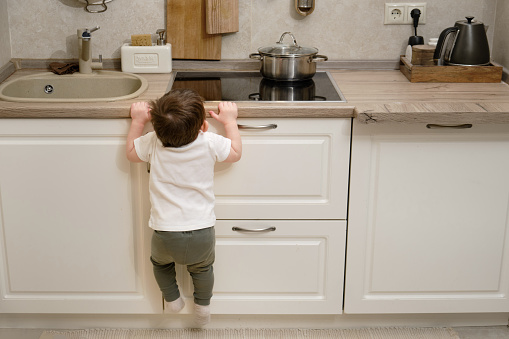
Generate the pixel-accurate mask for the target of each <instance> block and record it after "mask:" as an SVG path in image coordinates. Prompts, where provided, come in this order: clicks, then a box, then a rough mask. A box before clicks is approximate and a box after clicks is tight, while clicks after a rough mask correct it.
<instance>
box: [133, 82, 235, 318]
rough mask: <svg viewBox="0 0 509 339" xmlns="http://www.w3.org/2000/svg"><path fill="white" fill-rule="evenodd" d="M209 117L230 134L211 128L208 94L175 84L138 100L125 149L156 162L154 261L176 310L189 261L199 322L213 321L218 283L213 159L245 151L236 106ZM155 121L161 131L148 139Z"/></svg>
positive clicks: (229, 157) (152, 170) (151, 181)
mask: <svg viewBox="0 0 509 339" xmlns="http://www.w3.org/2000/svg"><path fill="white" fill-rule="evenodd" d="M209 114H210V115H211V116H212V118H214V119H215V120H217V121H219V122H220V123H221V124H223V126H224V128H225V131H226V137H223V136H221V135H218V134H215V133H211V132H207V129H208V122H207V120H206V119H205V109H204V106H203V99H202V98H201V97H200V95H199V94H198V93H196V92H195V91H193V90H189V89H175V90H172V91H170V92H168V93H166V94H165V95H164V96H163V97H161V98H159V99H158V100H156V101H152V102H150V103H146V102H138V103H134V104H132V105H131V118H132V121H131V127H130V130H129V133H128V135H127V146H126V153H127V158H128V159H129V161H132V162H142V161H144V162H149V163H150V179H149V192H150V202H151V205H152V206H151V211H150V220H149V226H150V227H151V228H152V229H154V233H153V235H152V243H151V257H150V260H151V262H152V264H153V269H154V276H155V279H156V281H157V284H158V285H159V288H160V289H161V292H162V294H163V297H164V300H165V306H166V308H167V309H169V310H170V312H179V311H180V310H182V308H183V307H184V301H183V300H182V298H181V296H180V292H179V289H178V285H177V281H176V279H175V263H177V264H181V265H186V266H187V270H188V271H189V273H190V275H191V278H192V280H193V285H194V293H193V297H194V304H195V305H194V312H195V322H196V324H197V325H198V326H203V325H205V324H206V323H208V322H209V321H210V309H209V305H210V299H211V297H212V287H213V285H214V274H213V268H212V264H213V263H214V258H215V252H214V246H215V233H214V224H215V221H216V217H215V214H214V201H215V197H214V192H213V179H214V164H215V163H216V161H218V162H221V161H225V162H236V161H238V160H240V157H241V155H242V141H241V138H240V133H239V130H238V127H237V115H238V113H237V105H236V104H235V103H231V102H221V103H219V105H218V113H215V112H213V111H210V112H209ZM149 121H151V122H152V125H153V127H154V132H149V133H147V134H145V135H143V136H142V132H143V129H144V126H145V124H146V123H147V122H149Z"/></svg>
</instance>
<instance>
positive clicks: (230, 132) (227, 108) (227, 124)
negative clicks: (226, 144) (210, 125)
mask: <svg viewBox="0 0 509 339" xmlns="http://www.w3.org/2000/svg"><path fill="white" fill-rule="evenodd" d="M218 109H219V112H218V114H216V113H215V112H213V111H210V112H209V114H210V115H211V116H212V118H214V119H216V120H217V121H219V122H220V123H222V124H223V126H224V129H225V131H226V137H227V138H228V139H230V140H231V141H232V146H231V148H230V154H229V155H228V157H227V158H226V160H225V162H237V161H239V160H240V158H241V156H242V140H241V139H240V133H239V127H238V126H237V116H238V111H237V105H236V104H235V103H233V102H220V103H219V106H218Z"/></svg>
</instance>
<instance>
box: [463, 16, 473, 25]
mask: <svg viewBox="0 0 509 339" xmlns="http://www.w3.org/2000/svg"><path fill="white" fill-rule="evenodd" d="M465 19H467V21H468V22H467V23H468V24H471V23H472V20H474V17H473V16H467V17H465Z"/></svg>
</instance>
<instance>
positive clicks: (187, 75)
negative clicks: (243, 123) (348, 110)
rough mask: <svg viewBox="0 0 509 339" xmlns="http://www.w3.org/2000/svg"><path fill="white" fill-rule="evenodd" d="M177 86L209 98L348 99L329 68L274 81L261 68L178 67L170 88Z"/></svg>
mask: <svg viewBox="0 0 509 339" xmlns="http://www.w3.org/2000/svg"><path fill="white" fill-rule="evenodd" d="M174 88H191V89H194V90H196V91H197V92H198V93H199V94H200V95H201V96H202V97H203V98H204V99H205V100H206V101H236V102H238V101H251V102H252V101H260V102H280V101H286V102H287V101H294V102H310V101H327V102H346V100H345V98H344V96H343V94H342V93H341V91H340V90H339V88H338V86H337V85H336V82H335V81H334V80H333V79H332V77H331V74H330V73H329V72H327V71H318V72H316V74H315V75H314V76H313V78H311V79H309V80H301V81H273V80H269V79H266V78H264V77H262V75H261V73H260V72H257V71H177V72H176V73H175V74H174V76H173V77H172V79H171V80H170V83H169V85H168V91H169V90H170V89H174Z"/></svg>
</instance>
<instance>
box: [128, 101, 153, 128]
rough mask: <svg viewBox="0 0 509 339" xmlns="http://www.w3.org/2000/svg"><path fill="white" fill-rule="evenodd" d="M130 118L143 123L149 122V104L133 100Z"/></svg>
mask: <svg viewBox="0 0 509 339" xmlns="http://www.w3.org/2000/svg"><path fill="white" fill-rule="evenodd" d="M131 118H132V119H133V120H136V121H139V122H140V123H143V124H145V123H147V122H149V121H150V119H151V116H150V106H149V104H148V103H147V102H135V103H134V104H132V105H131Z"/></svg>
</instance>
